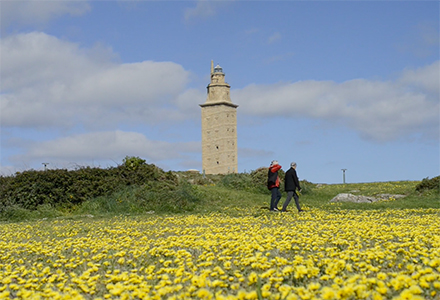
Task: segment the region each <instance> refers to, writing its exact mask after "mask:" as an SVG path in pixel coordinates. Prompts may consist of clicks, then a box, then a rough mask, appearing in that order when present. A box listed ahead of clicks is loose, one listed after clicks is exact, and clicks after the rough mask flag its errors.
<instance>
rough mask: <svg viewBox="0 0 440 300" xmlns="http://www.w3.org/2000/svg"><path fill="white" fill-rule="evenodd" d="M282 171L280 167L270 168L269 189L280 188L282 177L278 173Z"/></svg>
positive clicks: (268, 173)
mask: <svg viewBox="0 0 440 300" xmlns="http://www.w3.org/2000/svg"><path fill="white" fill-rule="evenodd" d="M280 169H281V166H280V165H273V166H271V167H269V171H268V172H267V188H268V189H269V190H270V189H273V188H274V187H280V177H279V176H278V171H279V170H280Z"/></svg>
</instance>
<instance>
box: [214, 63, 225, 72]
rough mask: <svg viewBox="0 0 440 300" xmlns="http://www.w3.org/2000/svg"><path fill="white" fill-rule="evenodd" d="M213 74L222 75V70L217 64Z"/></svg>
mask: <svg viewBox="0 0 440 300" xmlns="http://www.w3.org/2000/svg"><path fill="white" fill-rule="evenodd" d="M214 73H223V69H222V67H220V65H219V64H217V66H215V68H214Z"/></svg>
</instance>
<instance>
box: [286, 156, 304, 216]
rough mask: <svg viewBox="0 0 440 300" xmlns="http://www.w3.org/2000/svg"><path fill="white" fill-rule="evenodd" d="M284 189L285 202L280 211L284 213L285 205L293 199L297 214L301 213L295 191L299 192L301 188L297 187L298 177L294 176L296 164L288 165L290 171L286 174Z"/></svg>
mask: <svg viewBox="0 0 440 300" xmlns="http://www.w3.org/2000/svg"><path fill="white" fill-rule="evenodd" d="M284 189H285V191H286V192H287V197H286V201H285V202H284V204H283V209H282V210H281V211H283V212H285V211H286V209H287V205H289V203H290V200H291V199H292V196H293V198H294V199H295V204H296V208H297V209H298V211H299V212H301V211H303V210H302V209H301V207H300V206H299V197H298V194H297V193H296V190H297V189H298V191H299V192H300V191H301V187H300V186H299V180H298V175H297V174H296V163H295V162H293V163H291V164H290V169H289V170H288V171H287V172H286V176H285V178H284Z"/></svg>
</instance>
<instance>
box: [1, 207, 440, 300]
mask: <svg viewBox="0 0 440 300" xmlns="http://www.w3.org/2000/svg"><path fill="white" fill-rule="evenodd" d="M439 216H440V210H438V209H418V210H386V211H342V210H341V211H331V212H327V211H323V210H319V209H310V210H308V211H307V212H306V213H303V214H296V213H295V214H290V213H286V214H269V213H267V214H266V215H259V216H255V212H254V211H252V209H245V210H242V211H241V212H240V213H239V216H237V215H235V216H228V215H225V214H209V215H182V216H154V215H149V216H143V217H115V218H111V219H98V220H45V221H38V222H32V223H13V224H0V232H1V236H0V258H1V259H0V299H102V300H104V299H176V300H177V299H230V300H233V299H240V300H247V299H277V300H278V299H289V300H293V299H304V300H306V299H374V300H380V299H394V300H403V299H414V300H415V299H439V297H440V227H439V224H440V217H439Z"/></svg>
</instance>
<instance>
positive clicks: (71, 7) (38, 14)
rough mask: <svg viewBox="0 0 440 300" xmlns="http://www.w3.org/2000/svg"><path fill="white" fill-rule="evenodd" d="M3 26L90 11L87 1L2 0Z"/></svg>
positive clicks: (30, 23)
mask: <svg viewBox="0 0 440 300" xmlns="http://www.w3.org/2000/svg"><path fill="white" fill-rule="evenodd" d="M0 7H1V27H2V28H3V29H4V28H6V27H8V26H10V25H11V24H14V25H19V26H21V25H40V24H45V23H47V22H49V21H50V20H52V19H54V18H58V17H61V16H63V15H66V14H68V15H71V16H79V15H83V14H85V13H87V12H89V11H90V9H91V8H90V5H89V4H88V3H87V1H64V0H58V1H39V0H27V1H1V2H0Z"/></svg>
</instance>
